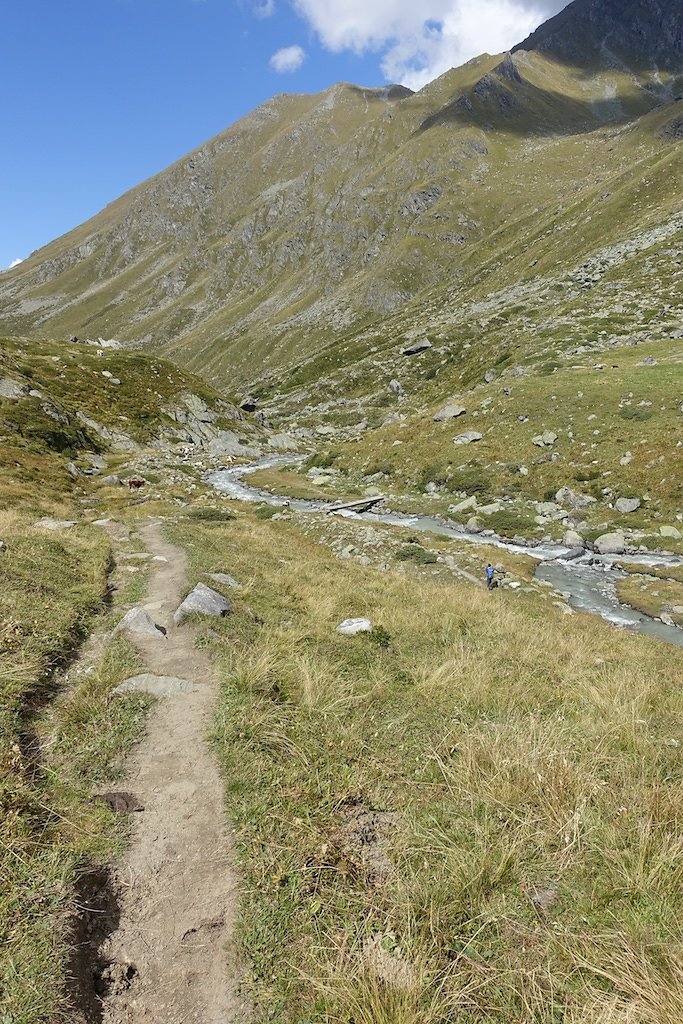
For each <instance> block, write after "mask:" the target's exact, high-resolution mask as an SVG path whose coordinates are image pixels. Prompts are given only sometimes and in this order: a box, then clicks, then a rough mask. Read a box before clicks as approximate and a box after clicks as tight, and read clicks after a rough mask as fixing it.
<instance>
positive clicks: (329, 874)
mask: <svg viewBox="0 0 683 1024" xmlns="http://www.w3.org/2000/svg"><path fill="white" fill-rule="evenodd" d="M295 522H296V520H295ZM173 535H174V537H175V538H176V539H177V540H180V542H181V543H182V544H183V545H186V546H187V549H188V551H189V552H190V555H191V558H192V561H193V566H194V571H195V573H196V574H197V577H199V575H200V574H201V573H202V572H203V571H207V570H211V571H215V570H217V569H223V570H225V569H227V570H229V571H230V572H234V573H235V575H236V576H237V578H238V579H239V580H240V581H241V582H242V583H243V591H242V592H241V593H240V600H239V602H238V608H237V611H236V613H235V615H234V616H232V617H231V618H230V619H228V620H224V621H223V622H222V623H221V624H220V625H219V627H217V630H218V633H219V634H220V635H219V636H218V637H216V636H215V631H214V636H213V638H212V639H209V637H208V634H207V643H209V644H211V646H212V647H213V648H214V650H215V652H216V655H217V656H218V657H219V659H220V662H221V664H222V666H223V673H224V690H223V699H222V705H221V710H220V713H219V717H218V724H217V729H216V738H215V742H216V749H217V751H218V752H219V754H220V756H221V758H222V761H223V764H224V767H225V778H226V786H227V800H228V810H229V813H230V815H231V817H232V818H233V820H234V821H235V823H236V827H237V830H238V841H239V848H240V853H241V857H242V864H243V871H244V875H245V890H244V894H243V900H242V914H243V926H242V941H243V946H244V949H245V951H246V953H247V955H248V956H249V960H250V963H251V964H252V976H251V977H252V981H251V988H252V991H253V994H254V997H255V999H256V1000H257V1014H256V1019H257V1020H272V1019H277V1020H282V1021H292V1022H293V1021H297V1022H299V1021H303V1020H306V1021H311V1022H313V1021H321V1022H322V1021H328V1022H331V1021H335V1022H339V1024H342V1022H344V1024H350V1022H351V1021H353V1022H354V1024H359V1022H367V1024H370V1022H372V1024H379V1022H386V1024H397V1022H404V1024H427V1022H434V1024H436V1022H437V1021H438V1022H441V1021H446V1020H456V1019H457V1020H458V1021H462V1022H475V1021H481V1020H491V1021H494V1020H495V1021H518V1020H532V1019H533V1020H535V1021H545V1022H548V1024H550V1022H551V1021H557V1020H563V1021H573V1022H576V1024H578V1022H579V1021H581V1022H582V1024H587V1022H594V1024H598V1022H600V1024H606V1022H607V1021H618V1022H625V1021H627V1020H638V1021H643V1022H649V1024H674V1021H677V1020H678V1018H679V1017H680V1013H681V1009H682V1008H683V991H682V990H681V984H680V979H681V976H682V973H681V963H680V949H679V944H678V942H677V939H676V936H677V935H678V931H679V929H678V924H677V917H676V915H677V901H678V900H679V899H680V889H681V878H680V872H679V871H678V869H677V866H676V865H677V864H678V863H679V861H680V857H679V839H678V832H679V818H680V813H681V808H680V801H679V790H680V786H679V782H680V757H679V751H678V741H677V740H676V738H675V737H676V735H677V731H678V723H679V722H680V717H681V710H682V709H681V703H680V695H679V687H678V684H677V679H678V676H679V675H680V671H681V667H682V666H681V664H679V662H680V655H679V653H678V652H677V651H676V650H674V649H671V650H668V651H667V657H666V659H662V657H661V649H660V648H659V647H658V645H657V644H653V643H649V642H648V641H646V640H643V639H637V638H632V637H628V636H626V635H623V634H620V633H617V632H615V631H613V630H611V629H609V628H608V627H605V626H601V625H599V624H596V623H594V622H593V621H591V620H588V619H585V618H583V617H581V618H576V619H567V617H566V616H564V615H562V614H561V613H559V612H556V610H555V609H554V608H552V607H550V608H549V606H548V604H546V603H544V602H542V601H540V600H538V599H536V598H534V597H525V596H521V597H520V595H519V593H517V594H515V593H514V592H501V593H497V594H495V595H493V596H492V595H488V594H486V593H485V592H480V591H477V590H476V588H474V589H473V588H472V587H471V586H469V585H460V584H458V583H452V582H451V583H448V584H444V583H443V582H441V583H439V582H433V581H432V580H431V579H430V578H429V575H428V573H429V571H430V568H431V567H430V566H429V565H427V566H426V568H425V569H422V570H420V569H418V568H414V569H409V568H407V566H406V568H405V569H404V571H403V572H398V571H396V570H394V569H391V570H387V569H384V570H382V571H381V572H378V571H377V570H375V569H369V568H363V567H361V566H359V565H357V564H355V563H354V562H353V561H348V560H346V561H344V562H339V561H337V560H336V559H334V558H331V557H330V555H329V554H327V553H326V552H325V550H324V549H323V548H321V547H320V546H318V545H317V544H315V543H313V542H312V541H310V540H304V539H303V538H302V536H301V534H300V532H299V530H298V528H297V526H296V525H294V524H291V523H290V524H287V523H286V522H274V523H271V524H267V525H266V524H264V523H263V522H255V521H254V520H253V519H252V518H251V517H249V518H239V519H238V520H236V521H234V522H233V523H230V524H222V525H221V524H220V523H214V524H211V525H210V526H208V525H207V526H202V525H201V524H200V525H199V527H198V528H197V527H196V526H195V525H193V527H192V529H191V530H189V529H187V528H186V527H183V526H181V525H178V527H176V528H175V530H174V531H173ZM276 555H277V557H275V556H276ZM415 609H419V612H418V614H416V611H415ZM357 615H368V616H369V617H370V618H371V620H372V621H373V623H374V626H375V628H374V631H373V633H370V634H366V635H364V636H359V637H356V638H344V637H341V636H339V634H337V633H336V632H335V629H336V626H337V624H338V623H339V622H340V621H341V620H342V619H345V618H347V617H349V616H357Z"/></svg>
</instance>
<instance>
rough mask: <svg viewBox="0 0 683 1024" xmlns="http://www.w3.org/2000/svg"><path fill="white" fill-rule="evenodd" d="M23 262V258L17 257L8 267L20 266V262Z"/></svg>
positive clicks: (9, 268)
mask: <svg viewBox="0 0 683 1024" xmlns="http://www.w3.org/2000/svg"><path fill="white" fill-rule="evenodd" d="M23 262H24V261H23V260H21V259H16V260H12V262H11V263H10V265H9V267H8V270H11V269H12V267H18V266H19V264H20V263H23Z"/></svg>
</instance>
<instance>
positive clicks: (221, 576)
mask: <svg viewBox="0 0 683 1024" xmlns="http://www.w3.org/2000/svg"><path fill="white" fill-rule="evenodd" d="M206 575H207V576H208V577H209V579H210V580H213V582H214V583H222V584H223V586H225V587H233V589H234V590H241V589H242V584H241V583H238V582H237V580H235V579H233V578H232V576H228V574H227V572H207V574H206Z"/></svg>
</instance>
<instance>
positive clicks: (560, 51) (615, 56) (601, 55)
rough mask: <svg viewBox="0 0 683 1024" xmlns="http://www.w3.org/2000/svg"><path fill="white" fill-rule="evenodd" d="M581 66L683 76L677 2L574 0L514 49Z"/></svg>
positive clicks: (681, 23)
mask: <svg viewBox="0 0 683 1024" xmlns="http://www.w3.org/2000/svg"><path fill="white" fill-rule="evenodd" d="M515 49H516V50H537V51H538V52H540V53H544V54H547V55H548V56H553V57H558V58H560V59H561V60H567V61H570V62H572V63H576V64H577V65H578V66H583V65H586V64H588V63H591V62H594V61H597V62H599V63H602V64H610V63H614V62H619V61H623V62H624V63H626V64H627V65H629V66H630V67H632V68H636V69H642V68H652V67H653V66H655V65H656V66H659V67H662V68H666V69H668V70H671V71H674V72H675V73H677V74H679V75H680V74H681V73H682V72H683V21H682V17H681V5H680V3H678V2H676V0H574V3H571V4H570V5H569V6H568V7H566V8H565V9H564V10H563V11H562V12H561V13H560V14H558V15H557V16H556V17H554V18H551V20H550V21H548V22H546V23H545V25H542V26H541V27H540V28H539V29H537V31H536V32H534V33H533V34H532V35H530V36H529V38H528V39H525V40H524V42H523V43H520V44H519V46H517V47H515Z"/></svg>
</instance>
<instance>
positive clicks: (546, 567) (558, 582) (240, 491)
mask: <svg viewBox="0 0 683 1024" xmlns="http://www.w3.org/2000/svg"><path fill="white" fill-rule="evenodd" d="M304 458H305V456H292V455H271V456H266V457H265V458H263V459H259V460H258V461H257V462H252V463H251V464H250V465H248V466H234V467H232V468H230V469H221V470H217V471H216V472H212V473H209V474H208V475H207V477H206V479H207V482H208V483H210V484H212V486H213V487H215V488H216V490H218V491H221V492H222V493H224V494H229V495H230V497H232V498H236V499H238V500H240V501H251V502H259V503H263V504H268V505H275V506H283V505H285V504H288V505H289V507H290V508H293V509H295V510H296V511H298V512H320V511H322V510H323V509H328V508H329V502H326V501H306V500H303V499H300V498H285V497H280V496H277V495H274V494H271V493H270V492H269V491H263V490H260V489H259V488H258V487H251V486H249V484H248V483H247V482H246V481H245V478H248V477H249V475H250V474H251V473H255V472H256V471H257V470H259V469H272V468H273V467H276V466H285V465H292V464H293V463H296V462H298V461H302V460H303V459H304ZM336 514H337V515H342V516H344V517H345V518H349V519H354V520H356V521H363V522H369V523H373V524H377V523H383V524H385V525H388V526H405V527H409V528H410V529H411V530H415V531H418V532H424V533H433V534H437V535H440V536H443V537H453V538H456V539H457V540H461V541H466V542H467V543H468V544H486V545H489V546H493V547H498V548H500V549H501V550H504V551H511V552H514V553H516V554H523V555H530V556H531V557H532V558H535V559H537V560H538V562H539V565H538V568H537V570H536V576H537V578H538V579H539V580H543V581H545V582H548V583H551V584H552V585H553V587H554V588H555V590H557V591H558V592H559V593H561V594H563V595H564V596H565V597H566V599H567V601H568V602H569V604H570V605H571V607H572V608H575V609H576V610H577V611H582V612H589V613H590V614H592V615H599V616H600V617H601V618H603V619H605V621H607V622H610V623H611V624H612V625H613V626H618V627H620V628H622V629H629V630H632V631H635V632H637V633H645V634H646V635H647V636H652V637H655V638H656V639H658V640H664V641H665V642H666V643H670V644H675V645H676V646H678V647H683V629H679V628H678V627H677V626H667V625H666V624H665V623H664V622H660V621H659V619H652V618H650V617H649V616H647V615H642V614H640V612H636V611H633V609H631V608H628V607H627V606H626V605H623V604H621V602H620V601H619V600H618V598H617V595H616V588H615V584H616V581H617V580H619V579H622V578H623V577H624V575H625V574H624V573H623V572H620V571H619V570H618V569H615V568H614V561H615V558H613V557H611V556H605V555H603V556H596V555H592V554H590V553H586V554H585V555H584V556H583V557H581V558H577V559H574V560H572V561H566V560H565V559H564V558H563V556H565V555H567V554H568V553H569V550H568V548H567V547H565V546H564V545H562V544H543V545H539V546H537V547H533V548H527V547H521V546H520V545H518V544H513V543H511V542H510V541H506V540H503V539H502V538H500V537H496V536H490V535H488V536H482V535H480V534H472V533H467V532H466V531H465V530H464V529H463V528H462V527H461V526H459V525H458V524H457V523H448V522H447V521H445V520H442V519H436V518H432V517H430V516H422V515H404V514H402V513H400V512H381V511H376V510H374V509H373V510H372V511H370V512H364V513H356V512H348V511H347V512H340V513H336ZM618 559H619V561H621V562H633V563H638V564H639V565H650V566H667V565H670V566H673V565H683V559H681V558H678V557H676V556H674V555H654V554H649V555H619V556H618Z"/></svg>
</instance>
